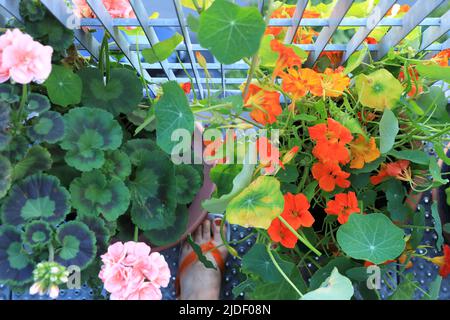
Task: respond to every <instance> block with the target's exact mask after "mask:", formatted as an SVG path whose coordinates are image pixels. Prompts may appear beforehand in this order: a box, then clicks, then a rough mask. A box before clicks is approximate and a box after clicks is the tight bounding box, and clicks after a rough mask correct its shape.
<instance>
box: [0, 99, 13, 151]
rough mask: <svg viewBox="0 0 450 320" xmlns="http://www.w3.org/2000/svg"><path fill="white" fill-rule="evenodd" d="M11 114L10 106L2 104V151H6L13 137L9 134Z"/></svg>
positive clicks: (0, 133) (0, 144)
mask: <svg viewBox="0 0 450 320" xmlns="http://www.w3.org/2000/svg"><path fill="white" fill-rule="evenodd" d="M10 113H11V108H10V107H9V104H7V103H5V102H0V151H1V150H4V149H5V148H6V147H7V146H8V144H9V142H10V141H11V136H10V135H9V133H8V127H9V124H10Z"/></svg>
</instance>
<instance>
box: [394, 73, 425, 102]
mask: <svg viewBox="0 0 450 320" xmlns="http://www.w3.org/2000/svg"><path fill="white" fill-rule="evenodd" d="M408 74H409V80H408V82H410V83H411V90H410V91H409V92H408V96H410V97H414V96H415V95H416V94H418V93H422V92H423V87H422V85H421V84H420V82H419V73H418V72H417V70H416V69H415V68H414V67H413V66H409V67H408ZM398 80H400V81H401V82H405V80H406V77H405V73H404V68H403V67H402V69H401V71H400V73H399V74H398ZM404 86H405V87H406V86H407V83H406V84H405V85H404ZM417 88H418V89H417Z"/></svg>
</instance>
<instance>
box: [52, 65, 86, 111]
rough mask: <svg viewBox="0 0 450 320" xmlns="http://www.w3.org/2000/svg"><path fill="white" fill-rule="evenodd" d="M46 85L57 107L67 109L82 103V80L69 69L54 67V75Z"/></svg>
mask: <svg viewBox="0 0 450 320" xmlns="http://www.w3.org/2000/svg"><path fill="white" fill-rule="evenodd" d="M44 85H45V87H46V88H47V92H48V96H49V98H50V100H51V101H52V102H53V103H54V104H56V105H59V106H62V107H67V106H69V105H75V104H79V103H80V101H81V90H82V88H83V84H82V82H81V78H80V77H79V76H78V75H77V74H75V73H73V72H72V70H71V69H69V68H66V67H63V66H58V65H53V66H52V73H51V74H50V76H49V77H48V79H47V81H45V83H44Z"/></svg>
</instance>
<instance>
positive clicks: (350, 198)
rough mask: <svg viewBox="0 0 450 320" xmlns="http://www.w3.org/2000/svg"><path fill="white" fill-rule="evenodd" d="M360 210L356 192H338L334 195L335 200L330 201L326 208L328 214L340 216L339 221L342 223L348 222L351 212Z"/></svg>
mask: <svg viewBox="0 0 450 320" xmlns="http://www.w3.org/2000/svg"><path fill="white" fill-rule="evenodd" d="M360 211H361V210H360V209H359V206H358V199H357V198H356V194H355V193H354V192H349V193H339V194H337V195H336V196H335V197H334V200H330V201H328V203H327V207H326V208H325V212H326V213H327V214H333V215H337V216H338V221H339V223H340V224H344V223H346V222H347V221H348V217H349V216H350V215H351V214H353V213H357V212H360Z"/></svg>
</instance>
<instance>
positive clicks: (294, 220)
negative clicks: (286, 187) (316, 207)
mask: <svg viewBox="0 0 450 320" xmlns="http://www.w3.org/2000/svg"><path fill="white" fill-rule="evenodd" d="M281 216H282V217H283V218H284V219H285V220H286V221H287V222H288V223H289V224H290V225H291V226H292V227H293V228H294V229H298V228H300V227H311V226H312V225H313V223H314V217H313V216H312V215H311V213H310V212H309V202H308V199H307V198H306V196H305V195H304V194H302V193H299V194H296V195H294V194H292V193H290V192H288V193H286V194H285V195H284V211H283V213H282V214H281ZM277 219H278V218H277Z"/></svg>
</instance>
